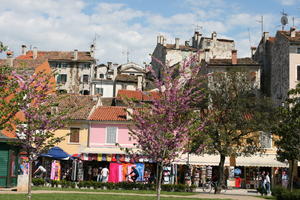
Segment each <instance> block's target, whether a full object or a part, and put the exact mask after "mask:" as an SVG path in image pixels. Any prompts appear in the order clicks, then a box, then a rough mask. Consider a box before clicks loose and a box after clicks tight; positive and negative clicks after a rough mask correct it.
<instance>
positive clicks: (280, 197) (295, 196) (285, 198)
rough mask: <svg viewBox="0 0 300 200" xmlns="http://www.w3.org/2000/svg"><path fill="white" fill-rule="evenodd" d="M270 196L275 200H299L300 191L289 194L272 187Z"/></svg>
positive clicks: (285, 190)
mask: <svg viewBox="0 0 300 200" xmlns="http://www.w3.org/2000/svg"><path fill="white" fill-rule="evenodd" d="M272 195H273V196H275V197H276V199H277V200H299V199H300V190H294V191H293V192H289V191H288V190H287V189H285V188H282V187H274V188H273V189H272Z"/></svg>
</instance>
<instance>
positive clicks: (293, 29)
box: [290, 26, 296, 37]
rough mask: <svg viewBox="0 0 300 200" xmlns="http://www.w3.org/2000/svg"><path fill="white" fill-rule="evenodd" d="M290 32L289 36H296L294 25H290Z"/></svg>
mask: <svg viewBox="0 0 300 200" xmlns="http://www.w3.org/2000/svg"><path fill="white" fill-rule="evenodd" d="M290 32H291V37H296V27H295V26H292V27H291V29H290Z"/></svg>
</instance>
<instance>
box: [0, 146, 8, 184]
mask: <svg viewBox="0 0 300 200" xmlns="http://www.w3.org/2000/svg"><path fill="white" fill-rule="evenodd" d="M8 154H9V152H8V150H0V187H6V186H7V185H6V184H7V182H6V181H7V176H8Z"/></svg>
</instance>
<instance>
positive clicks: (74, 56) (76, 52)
mask: <svg viewBox="0 0 300 200" xmlns="http://www.w3.org/2000/svg"><path fill="white" fill-rule="evenodd" d="M73 60H78V50H77V49H75V50H74V52H73Z"/></svg>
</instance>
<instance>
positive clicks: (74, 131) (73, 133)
mask: <svg viewBox="0 0 300 200" xmlns="http://www.w3.org/2000/svg"><path fill="white" fill-rule="evenodd" d="M79 130H80V128H70V143H79Z"/></svg>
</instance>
